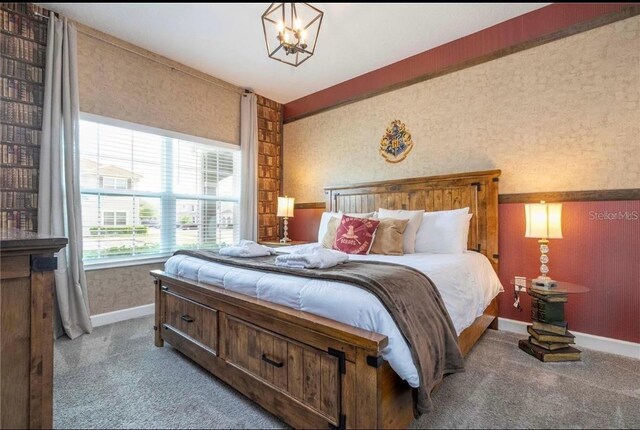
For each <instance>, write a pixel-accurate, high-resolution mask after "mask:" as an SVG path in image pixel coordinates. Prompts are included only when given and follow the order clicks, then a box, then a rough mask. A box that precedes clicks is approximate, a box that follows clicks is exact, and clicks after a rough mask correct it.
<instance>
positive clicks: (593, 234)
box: [289, 201, 640, 343]
mask: <svg viewBox="0 0 640 430" xmlns="http://www.w3.org/2000/svg"><path fill="white" fill-rule="evenodd" d="M322 212H323V209H297V210H296V211H295V216H294V218H293V219H290V220H289V231H290V236H291V238H292V239H295V240H310V241H315V240H316V239H317V237H316V236H317V231H318V225H319V223H320V216H321V214H322ZM499 220H500V221H499V224H500V225H499V235H500V247H499V250H500V271H499V272H500V273H499V276H500V280H501V281H502V285H503V286H504V288H505V292H504V293H502V294H501V295H500V316H502V317H504V318H510V319H515V320H520V321H527V322H528V321H531V318H530V313H531V308H530V302H529V299H528V296H526V295H524V296H523V298H522V299H521V303H522V307H523V311H522V312H521V311H518V310H516V309H515V308H514V307H513V286H512V285H511V284H510V280H511V279H512V278H513V277H514V276H516V275H521V276H530V277H535V276H537V275H538V269H539V266H540V264H539V257H540V254H539V246H538V242H537V240H536V239H528V238H525V237H524V229H525V225H524V223H525V220H524V204H519V203H512V204H500V205H499ZM562 233H563V239H555V240H551V241H550V244H549V246H550V252H549V259H550V261H549V268H550V272H549V275H551V277H553V278H554V279H558V280H564V281H569V282H574V283H577V284H582V285H585V286H587V287H589V288H590V289H591V291H590V292H589V293H586V294H575V295H571V296H570V297H569V302H568V303H567V306H566V318H567V321H568V322H569V329H570V330H574V331H578V332H582V333H589V334H594V335H598V336H604V337H609V338H614V339H620V340H626V341H630V342H636V343H638V342H640V201H602V202H569V203H564V204H563V210H562Z"/></svg>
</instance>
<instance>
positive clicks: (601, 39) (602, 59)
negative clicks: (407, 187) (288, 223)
mask: <svg viewBox="0 0 640 430" xmlns="http://www.w3.org/2000/svg"><path fill="white" fill-rule="evenodd" d="M394 119H399V120H401V121H403V122H404V123H405V124H406V126H407V128H408V130H409V131H410V132H411V133H412V136H413V140H414V142H415V147H414V149H413V151H412V152H411V153H410V154H409V156H408V158H407V159H406V160H405V161H402V162H400V163H398V164H390V163H387V162H385V161H384V159H383V158H382V157H381V156H380V155H379V154H378V146H379V143H380V140H381V137H382V135H383V132H384V131H385V128H386V127H387V125H388V124H389V123H390V122H391V121H392V120H394ZM284 142H285V143H284V192H285V194H288V195H290V196H294V197H295V198H296V202H301V203H302V202H314V201H324V194H323V190H322V187H323V186H325V185H336V184H349V183H354V182H363V181H373V180H383V179H399V178H407V177H416V176H428V175H437V174H446V173H457V172H465V171H475V170H485V169H494V168H498V169H502V172H503V173H502V178H501V181H500V193H503V194H504V193H523V192H538V191H575V190H592V189H616V188H638V187H640V163H639V162H638V160H640V17H639V16H636V17H633V18H629V19H626V20H623V21H618V22H615V23H613V24H609V25H607V26H604V27H600V28H597V29H594V30H591V31H588V32H584V33H580V34H577V35H574V36H571V37H567V38H564V39H561V40H558V41H555V42H552V43H548V44H545V45H541V46H539V47H536V48H532V49H528V50H525V51H521V52H519V53H516V54H512V55H508V56H505V57H502V58H499V59H497V60H493V61H490V62H487V63H483V64H480V65H477V66H474V67H471V68H468V69H464V70H461V71H458V72H455V73H451V74H448V75H444V76H441V77H438V78H435V79H432V80H428V81H424V82H421V83H418V84H415V85H412V86H409V87H405V88H403V89H399V90H396V91H393V92H389V93H386V94H382V95H379V96H377V97H374V98H370V99H366V100H363V101H360V102H357V103H353V104H349V105H346V106H344V107H341V108H337V109H333V110H330V111H327V112H324V113H320V114H317V115H314V116H311V117H308V118H305V119H302V120H299V121H295V122H292V123H289V124H286V125H285V128H284Z"/></svg>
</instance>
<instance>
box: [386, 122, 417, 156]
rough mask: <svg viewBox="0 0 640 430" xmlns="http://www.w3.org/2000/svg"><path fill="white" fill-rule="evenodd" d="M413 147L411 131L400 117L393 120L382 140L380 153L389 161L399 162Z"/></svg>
mask: <svg viewBox="0 0 640 430" xmlns="http://www.w3.org/2000/svg"><path fill="white" fill-rule="evenodd" d="M412 149H413V140H411V133H409V130H407V128H406V126H405V125H404V123H403V122H402V121H400V120H398V119H396V120H395V121H392V122H391V124H389V127H387V130H386V131H385V132H384V135H383V136H382V140H381V141H380V155H382V158H384V159H385V161H387V162H389V163H399V162H400V161H402V160H404V159H405V158H407V155H409V153H410V152H411V150H412Z"/></svg>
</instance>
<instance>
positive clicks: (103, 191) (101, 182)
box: [80, 117, 240, 264]
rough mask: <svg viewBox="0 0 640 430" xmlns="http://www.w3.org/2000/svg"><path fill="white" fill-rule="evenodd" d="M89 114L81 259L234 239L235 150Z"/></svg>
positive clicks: (83, 151)
mask: <svg viewBox="0 0 640 430" xmlns="http://www.w3.org/2000/svg"><path fill="white" fill-rule="evenodd" d="M93 119H94V118H93V117H92V120H82V121H80V187H81V193H82V223H83V238H84V260H85V263H88V264H90V263H92V262H107V261H114V260H131V259H132V258H148V257H155V256H166V255H170V254H171V253H172V252H173V251H175V250H176V249H184V248H188V249H194V248H217V247H220V246H222V245H225V244H231V243H234V242H236V241H237V240H238V234H239V216H240V213H239V204H238V202H239V194H240V151H239V150H236V149H232V148H229V147H228V145H225V146H223V145H224V144H221V145H219V146H216V145H215V143H212V144H211V143H209V144H208V143H200V142H193V141H189V140H185V139H183V138H175V137H168V136H163V135H162V131H160V130H156V131H154V132H149V129H147V128H144V131H141V129H143V127H140V126H136V125H135V124H124V125H123V123H121V122H118V123H117V124H118V125H117V126H115V125H109V124H108V123H113V122H114V121H113V120H109V119H106V118H105V119H104V121H99V120H93ZM165 134H169V133H165ZM194 140H201V139H198V138H194Z"/></svg>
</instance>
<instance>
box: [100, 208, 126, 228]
mask: <svg viewBox="0 0 640 430" xmlns="http://www.w3.org/2000/svg"><path fill="white" fill-rule="evenodd" d="M102 225H127V213H126V212H114V211H104V212H102Z"/></svg>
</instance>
